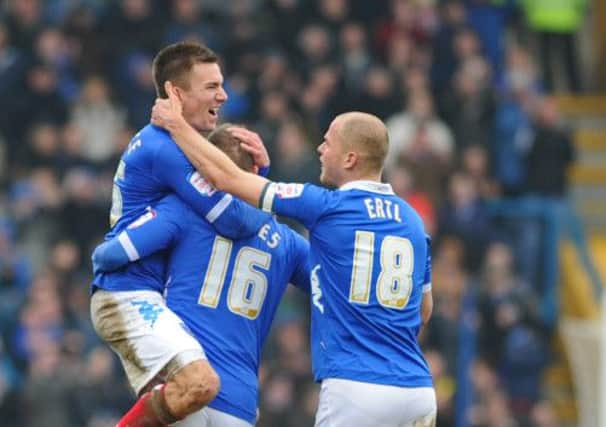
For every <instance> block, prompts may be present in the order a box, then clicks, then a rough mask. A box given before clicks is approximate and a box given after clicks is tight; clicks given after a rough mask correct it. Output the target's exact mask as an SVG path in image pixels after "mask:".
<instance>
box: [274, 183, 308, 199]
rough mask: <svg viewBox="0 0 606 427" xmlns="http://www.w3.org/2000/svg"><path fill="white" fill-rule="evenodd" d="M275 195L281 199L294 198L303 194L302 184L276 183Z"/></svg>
mask: <svg viewBox="0 0 606 427" xmlns="http://www.w3.org/2000/svg"><path fill="white" fill-rule="evenodd" d="M275 188H276V196H278V197H279V198H281V199H294V198H295V197H300V196H301V194H303V184H295V183H292V184H286V183H283V182H279V183H276V187H275Z"/></svg>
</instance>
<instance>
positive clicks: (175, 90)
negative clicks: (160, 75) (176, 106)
mask: <svg viewBox="0 0 606 427" xmlns="http://www.w3.org/2000/svg"><path fill="white" fill-rule="evenodd" d="M164 91H165V92H166V95H167V96H168V98H169V99H170V97H171V96H176V97H177V99H178V100H179V101H180V102H183V96H182V90H181V88H180V87H179V86H177V85H176V84H175V83H174V82H172V81H170V80H167V81H165V82H164Z"/></svg>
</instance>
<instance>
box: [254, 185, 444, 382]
mask: <svg viewBox="0 0 606 427" xmlns="http://www.w3.org/2000/svg"><path fill="white" fill-rule="evenodd" d="M259 203H260V205H261V207H262V208H263V209H264V210H267V211H273V212H275V213H277V214H279V215H284V216H288V217H291V218H294V219H297V220H299V221H300V222H301V223H302V224H303V225H305V226H306V227H307V228H308V229H309V233H310V238H309V243H310V264H311V267H310V268H311V290H312V299H311V302H312V330H311V346H312V364H313V370H314V376H315V378H316V380H317V381H321V380H323V379H325V378H342V379H348V380H353V381H361V382H369V383H376V384H385V385H394V386H400V387H427V386H431V385H432V379H431V375H430V373H429V369H428V366H427V363H426V361H425V358H424V357H423V354H422V352H421V349H420V347H419V345H418V342H417V334H418V333H419V329H420V325H421V314H420V311H421V310H420V306H421V300H422V293H423V292H424V291H429V290H430V289H431V284H430V280H431V279H430V269H429V265H428V257H429V248H428V241H427V238H426V235H425V231H424V227H423V223H422V221H421V219H420V217H419V215H418V214H417V213H416V212H415V211H414V210H413V209H412V208H411V207H410V205H408V204H407V203H406V202H405V201H403V200H402V199H400V198H399V197H397V196H396V195H395V194H394V193H393V191H392V189H391V186H390V185H389V184H381V183H378V182H370V181H355V182H350V183H348V184H346V185H344V186H343V187H341V188H340V189H338V190H336V191H330V190H326V189H324V188H321V187H317V186H314V185H310V184H305V185H303V184H283V183H269V184H268V185H267V186H266V187H265V189H264V192H263V194H262V196H261V199H260V201H259Z"/></svg>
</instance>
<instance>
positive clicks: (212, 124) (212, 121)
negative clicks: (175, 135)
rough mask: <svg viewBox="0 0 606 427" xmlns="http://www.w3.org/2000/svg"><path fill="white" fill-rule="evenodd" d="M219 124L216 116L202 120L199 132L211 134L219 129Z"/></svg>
mask: <svg viewBox="0 0 606 427" xmlns="http://www.w3.org/2000/svg"><path fill="white" fill-rule="evenodd" d="M217 122H218V118H217V117H216V116H213V117H210V116H208V117H204V119H203V120H201V123H200V126H199V130H200V131H202V132H211V131H213V130H215V128H216V127H217Z"/></svg>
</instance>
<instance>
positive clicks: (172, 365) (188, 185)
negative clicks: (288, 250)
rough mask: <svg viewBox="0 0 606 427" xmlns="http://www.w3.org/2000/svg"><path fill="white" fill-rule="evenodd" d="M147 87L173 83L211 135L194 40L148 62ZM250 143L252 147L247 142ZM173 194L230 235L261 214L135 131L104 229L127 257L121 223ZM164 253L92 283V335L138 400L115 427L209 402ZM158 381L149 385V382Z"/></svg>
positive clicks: (253, 226)
mask: <svg viewBox="0 0 606 427" xmlns="http://www.w3.org/2000/svg"><path fill="white" fill-rule="evenodd" d="M153 74H154V80H155V84H156V87H157V91H158V95H159V96H160V97H162V96H166V93H165V92H164V86H163V84H164V82H165V81H167V80H169V79H170V80H171V81H174V82H175V86H176V87H175V91H176V92H177V93H178V95H179V96H180V99H181V100H182V102H183V115H184V117H185V120H187V122H188V123H190V124H191V126H192V129H196V132H209V131H211V130H212V129H214V128H215V126H216V123H217V114H218V110H219V108H220V107H221V105H222V104H223V103H224V102H225V101H226V99H227V95H226V93H225V91H224V90H223V77H222V75H221V70H220V68H219V65H218V63H217V57H216V55H215V54H214V53H213V52H212V51H211V50H209V49H208V48H206V47H204V46H201V45H199V44H195V43H178V44H175V45H171V46H168V47H166V48H165V49H163V50H162V51H160V52H159V53H158V55H157V56H156V58H155V59H154V64H153ZM239 132H244V133H247V135H248V136H249V138H248V139H247V140H248V141H249V142H250V144H249V145H247V149H248V150H250V151H251V153H252V154H253V155H254V157H255V159H256V160H257V163H258V164H260V165H261V166H267V165H268V163H269V159H268V158H267V156H266V153H265V151H264V148H263V146H262V144H261V143H260V140H258V139H257V140H255V138H253V137H251V135H252V136H254V134H253V133H252V132H249V131H245V130H242V129H241V130H239ZM255 142H256V143H257V144H256V145H255ZM170 193H174V194H176V195H177V196H178V197H179V198H180V199H181V200H183V201H184V202H185V203H187V204H188V205H189V206H190V207H191V208H193V210H194V211H195V212H196V213H197V214H198V215H200V216H201V217H202V218H205V220H206V221H207V222H208V223H209V224H212V226H213V227H215V229H216V230H217V231H218V232H219V233H221V234H223V235H225V236H227V237H230V238H239V237H244V236H251V235H254V234H255V233H256V232H257V230H258V229H259V227H260V226H261V225H262V224H263V223H264V222H265V221H266V220H267V218H268V215H267V214H264V213H262V212H260V211H258V210H257V209H254V208H251V206H249V205H247V204H246V203H243V202H241V201H239V200H236V199H234V198H233V197H232V196H231V195H229V194H225V193H221V192H219V191H215V190H214V189H213V188H212V187H211V186H210V185H208V183H207V182H206V181H205V180H204V179H203V178H202V177H201V176H200V175H199V174H198V173H197V172H196V171H195V170H194V168H193V166H192V165H191V163H189V162H188V161H187V159H186V158H185V156H184V155H183V153H182V152H181V151H180V150H179V149H178V147H177V146H176V145H175V144H174V143H173V142H172V141H171V138H170V135H169V134H168V133H167V132H166V131H165V130H164V129H161V128H158V127H156V126H153V125H148V126H146V127H144V128H143V129H142V130H141V131H140V132H139V133H137V134H136V135H135V136H134V138H133V139H132V141H131V142H130V144H129V145H128V147H127V148H126V150H125V152H124V153H123V155H122V158H121V160H120V163H119V166H118V169H117V172H116V176H115V178H114V189H113V195H112V208H111V220H110V223H111V226H112V229H111V231H110V232H109V233H108V234H107V236H106V238H108V239H109V238H112V237H115V236H121V237H120V238H121V239H124V244H125V245H126V247H127V248H129V249H128V253H129V256H131V257H133V258H134V257H135V256H136V248H135V247H134V246H133V245H132V242H129V241H128V235H126V234H121V233H122V231H124V230H125V229H126V228H127V226H129V225H130V226H132V225H133V222H134V221H135V220H136V221H137V222H136V223H135V225H137V224H142V223H144V222H145V221H149V220H150V219H152V218H153V217H154V216H155V215H156V212H155V211H154V210H153V209H151V208H150V206H152V205H154V204H155V203H156V202H158V201H159V200H160V199H161V198H162V197H164V196H166V195H167V194H170ZM164 268H165V255H164V254H161V253H158V254H154V255H153V256H151V257H148V258H146V259H144V260H141V261H139V262H137V263H133V264H129V265H128V266H127V267H125V268H124V269H121V270H119V271H116V272H113V273H110V274H104V273H99V274H96V275H95V277H94V280H93V285H92V296H91V318H92V321H93V325H94V327H95V329H96V331H97V333H98V334H99V336H100V337H101V338H102V339H103V340H105V341H106V342H107V343H108V344H109V345H110V346H111V348H112V349H113V350H114V351H115V352H116V353H117V354H118V355H119V356H120V359H121V362H122V364H123V366H124V369H125V372H126V374H127V377H128V380H129V382H130V384H131V386H132V388H133V389H134V391H135V392H136V393H137V395H138V396H140V399H139V401H138V402H137V403H136V404H135V406H133V408H132V409H131V410H130V411H129V412H128V413H127V414H126V415H125V416H124V417H123V418H122V420H120V422H119V423H118V426H119V427H122V426H129V427H138V426H140V427H145V426H149V427H153V426H161V425H166V424H170V423H173V422H175V421H177V420H180V419H183V418H185V417H186V416H187V415H188V414H190V413H192V412H195V411H197V410H199V409H200V408H201V407H202V406H204V405H205V404H206V403H208V402H209V401H210V400H212V398H213V397H214V396H215V395H216V393H217V391H218V389H219V378H218V377H217V374H216V373H215V372H214V370H213V369H212V367H211V366H210V364H209V363H208V361H207V360H206V358H205V355H204V352H203V350H202V348H201V347H200V345H199V343H198V342H197V341H196V340H195V339H194V338H192V337H191V335H190V334H189V333H188V332H187V331H186V330H184V329H183V328H182V327H181V324H182V322H181V320H180V319H179V317H178V316H176V315H175V314H174V313H172V312H171V311H170V309H168V308H167V307H166V305H165V303H164V300H163V298H162V292H163V291H164V278H165V271H164ZM158 382H159V383H163V384H162V385H161V386H159V387H154V388H153V390H151V391H148V390H149V389H150V388H151V386H153V385H154V384H156V383H158Z"/></svg>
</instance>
